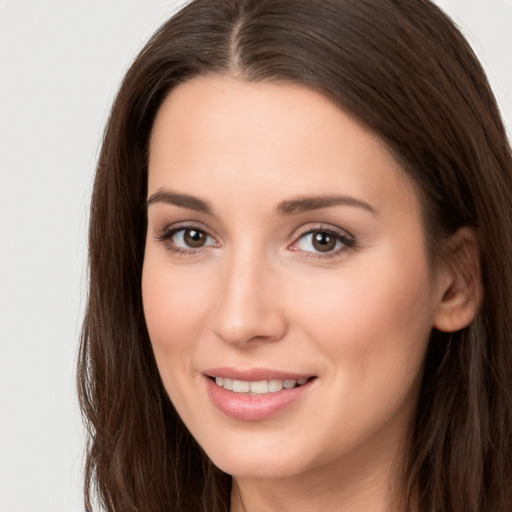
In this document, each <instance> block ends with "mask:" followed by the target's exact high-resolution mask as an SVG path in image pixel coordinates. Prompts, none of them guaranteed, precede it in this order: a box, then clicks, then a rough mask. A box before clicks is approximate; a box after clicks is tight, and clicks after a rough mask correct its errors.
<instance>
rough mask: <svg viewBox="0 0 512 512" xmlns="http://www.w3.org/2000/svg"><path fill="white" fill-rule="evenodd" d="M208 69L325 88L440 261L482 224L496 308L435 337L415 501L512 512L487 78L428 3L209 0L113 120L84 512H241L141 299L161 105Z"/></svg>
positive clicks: (504, 225)
mask: <svg viewBox="0 0 512 512" xmlns="http://www.w3.org/2000/svg"><path fill="white" fill-rule="evenodd" d="M205 73H220V74H228V75H235V76H239V77H241V78H243V79H245V80H249V81H262V80H265V81H274V82H278V81H284V82H293V83H299V84H303V85H306V86H308V87H312V88H314V89H316V90H318V91H320V92H322V93H323V94H325V95H327V96H328V97H330V98H331V99H332V100H333V101H335V102H337V103H338V104H339V105H340V106H341V107H342V108H343V109H345V111H349V112H351V113H352V114H353V115H354V116H356V117H357V118H359V119H360V120H362V121H363V122H364V123H366V124H367V125H368V126H369V127H370V128H371V129H373V130H374V131H375V132H376V133H377V134H378V135H379V136H380V137H381V138H382V139H383V140H384V141H385V142H386V143H387V145H388V147H389V148H390V150H391V151H392V152H393V153H394V155H395V156H396V158H397V159H398V160H399V161H400V162H401V164H402V167H403V168H404V170H405V171H406V172H407V173H408V174H409V176H410V177H411V179H412V180H413V181H414V183H415V184H416V186H417V189H418V191H419V194H420V199H421V202H422V206H423V220H424V225H425V233H426V240H427V244H428V247H429V249H430V254H431V257H432V261H435V260H436V258H438V257H441V256H440V254H441V246H442V240H443V239H444V238H445V237H446V236H448V235H449V234H450V233H453V232H454V231H455V230H456V229H457V228H459V227H461V226H471V227H472V228H474V229H475V231H476V232H477V235H478V240H479V244H480V250H481V266H482V279H483V284H484V290H485V297H484V301H483V304H482V307H481V310H480V312H479V313H478V316H477V318H476V319H475V320H474V321H473V322H472V324H471V325H470V326H469V327H467V328H466V329H464V330H462V331H459V332H456V333H453V334H451V335H446V334H443V333H440V332H437V331H435V332H433V333H432V337H431V340H430V344H429V349H428V355H427V359H426V362H425V372H424V378H423V383H422V388H421V393H420V398H419V405H418V414H417V418H416V422H415V425H414V428H413V431H412V433H411V443H410V445H411V448H410V450H409V452H408V453H407V454H406V457H405V467H404V470H403V473H404V475H405V479H404V489H403V495H404V498H405V500H406V502H409V501H410V500H411V499H412V498H413V496H415V499H416V500H417V499H419V508H420V510H421V512H439V511H446V512H448V511H454V512H505V511H508V510H511V508H510V507H511V503H510V491H511V477H512V398H511V397H512V343H511V341H512V306H511V305H512V158H511V151H510V146H509V144H508V142H507V139H506V135H505V131H504V127H503V124H502V122H501V119H500V115H499V112H498V109H497V106H496V103H495V100H494V97H493V95H492V93H491V91H490V89H489V86H488V84H487V81H486V79H485V76H484V73H483V71H482V68H481V66H480V65H479V63H478V61H477V59H476V58H475V56H474V55H473V53H472V51H471V50H470V48H469V46H468V44H467V43H466V41H465V40H464V38H463V37H462V36H461V34H460V33H459V32H458V30H457V29H456V28H455V27H454V25H453V24H452V23H451V22H450V20H449V19H448V18H447V17H446V16H445V15H444V14H443V13H442V12H441V11H440V10H439V9H438V8H437V7H436V6H434V5H433V4H432V3H430V2H429V1H427V0H196V1H193V2H191V3H190V4H189V5H187V6H186V7H185V8H183V9H182V10H181V11H180V12H179V13H178V14H176V15H175V16H174V17H173V18H171V19H170V20H169V21H168V22H167V23H166V24H165V25H163V26H162V27H161V29H160V30H159V31H158V32H157V33H156V34H155V35H154V37H153V38H152V39H151V40H150V42H149V43H148V44H147V45H146V47H145V48H144V49H143V50H142V52H141V53H140V55H139V56H138V57H137V59H136V60H135V62H134V63H133V65H132V67H131V68H130V70H129V71H128V73H127V75H126V77H125V79H124V82H123V84H122V87H121V89H120V91H119V93H118V96H117V98H116V100H115V103H114V106H113V108H112V112H111V116H110V120H109V122H108V126H107V128H106V131H105V136H104V140H103V146H102V150H101V155H100V159H99V163H98V168H97V173H96V179H95V184H94V191H93V198H92V205H91V218H90V233H89V256H90V289H89V299H88V306H87V312H86V317H85V321H84V325H83V333H82V339H81V350H80V358H79V368H78V386H79V395H80V402H81V406H82V410H83V413H84V417H85V419H86V423H87V425H88V428H89V432H90V441H89V445H88V448H87V460H86V473H85V489H86V508H87V510H92V507H93V502H94V501H95V499H94V497H95V496H96V498H97V500H98V501H99V504H100V505H101V506H103V507H104V508H106V509H107V510H108V511H109V512H114V511H116V512H134V511H144V512H162V511H164V510H173V511H182V512H193V511H203V512H206V511H208V512H210V511H211V512H215V511H219V512H220V511H224V512H226V511H228V510H229V504H230V489H231V478H230V477H229V476H228V475H225V474H223V473H222V472H221V471H220V470H218V469H217V468H215V467H214V466H213V465H212V464H211V463H210V461H209V460H208V458H207V457H206V455H205V454H204V453H203V452H202V450H201V449H200V448H199V446H198V445H197V443H196V442H195V441H194V439H193V438H192V437H191V436H190V434H189V433H188V431H187V430H186V428H185V427H184V425H183V424H182V422H181V420H180V418H179V417H178V415H177V414H176V412H175V410H174V408H173V406H172V404H171V403H170V401H169V398H168V397H167V394H166V392H165V390H164V388H163V386H162V383H161V381H160V378H159V375H158V371H157V368H156V365H155V361H154V357H153V353H152V349H151V344H150V340H149V338H148V334H147V330H146V326H145V321H144V316H143V311H142V301H141V269H142V262H143V253H144V240H145V232H146V211H145V200H146V187H147V157H148V140H149V136H150V132H151V128H152V124H153V120H154V118H155V114H156V112H157V111H158V108H159V106H160V105H161V104H162V101H163V100H164V98H165V97H166V95H167V94H169V91H171V90H172V89H173V88H174V87H175V86H176V85H177V84H179V83H181V82H184V81H186V80H189V79H191V78H192V77H194V76H197V75H201V74H205Z"/></svg>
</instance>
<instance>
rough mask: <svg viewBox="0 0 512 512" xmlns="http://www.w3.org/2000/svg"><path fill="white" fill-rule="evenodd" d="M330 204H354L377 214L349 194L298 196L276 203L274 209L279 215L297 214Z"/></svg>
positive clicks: (371, 207)
mask: <svg viewBox="0 0 512 512" xmlns="http://www.w3.org/2000/svg"><path fill="white" fill-rule="evenodd" d="M332 206H354V207H357V208H363V209H364V210H367V211H369V212H371V213H373V214H374V215H376V214H377V210H375V208H373V206H371V205H369V204H368V203H366V202H365V201H361V200H360V199H356V198H355V197H351V196H331V195H327V196H310V197H309V196H308V197H299V198H297V199H291V200H288V201H282V202H281V203H279V204H278V206H277V208H276V211H277V213H278V214H279V215H298V214H300V213H305V212H308V211H311V210H319V209H321V208H329V207H332Z"/></svg>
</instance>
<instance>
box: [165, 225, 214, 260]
mask: <svg viewBox="0 0 512 512" xmlns="http://www.w3.org/2000/svg"><path fill="white" fill-rule="evenodd" d="M186 230H197V231H201V232H203V233H205V234H206V236H207V237H209V238H211V239H212V240H213V241H214V244H208V245H204V246H202V247H197V248H193V247H188V248H185V247H180V246H177V245H175V244H174V243H173V242H172V240H171V239H172V237H173V236H174V235H175V234H176V233H179V232H180V231H186ZM155 239H156V240H157V241H159V242H162V243H164V244H165V245H166V248H167V249H168V250H169V251H171V252H173V253H175V254H178V255H180V256H186V255H194V254H201V253H203V252H205V251H207V250H208V249H210V248H212V247H218V246H219V245H220V244H219V242H218V239H217V237H216V236H215V235H213V234H212V233H211V230H210V229H208V228H207V227H206V226H204V225H203V224H202V223H201V222H196V221H182V222H177V223H174V224H169V225H166V226H165V227H164V228H163V229H161V230H158V231H157V232H156V234H155Z"/></svg>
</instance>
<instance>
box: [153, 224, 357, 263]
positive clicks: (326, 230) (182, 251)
mask: <svg viewBox="0 0 512 512" xmlns="http://www.w3.org/2000/svg"><path fill="white" fill-rule="evenodd" d="M193 230H195V231H198V232H200V233H204V234H205V235H206V237H208V238H210V239H212V240H213V241H214V242H215V243H214V244H210V245H205V246H202V247H198V248H189V249H186V248H184V247H178V246H176V245H175V243H173V241H172V237H174V236H175V235H176V234H178V233H179V232H181V231H183V232H185V231H193ZM314 233H322V234H326V235H329V236H332V237H333V238H334V239H335V240H336V242H340V243H341V244H342V246H341V247H339V248H338V249H336V250H332V251H328V252H325V253H322V252H320V251H318V252H315V251H301V250H300V249H294V248H293V246H295V245H297V244H298V243H299V242H300V241H301V240H303V239H304V238H305V237H306V236H307V235H312V234H314ZM155 238H156V239H157V240H158V241H160V242H163V243H165V244H166V248H167V249H168V250H169V251H171V252H172V253H174V254H176V255H178V256H193V255H198V254H202V253H204V252H205V251H207V250H208V249H209V248H210V247H216V246H218V244H217V242H216V240H215V237H213V236H212V235H210V234H209V233H208V231H207V230H206V229H204V228H202V227H200V226H196V225H193V224H181V225H179V226H174V227H167V228H165V229H164V230H163V231H162V232H161V233H159V234H158V235H157V236H156V237H155ZM288 248H289V249H290V250H293V251H297V252H302V253H303V257H306V258H321V259H330V258H335V257H336V256H339V255H341V254H342V253H344V252H347V251H350V250H353V249H355V248H357V243H356V239H355V238H354V237H353V236H352V235H351V234H350V233H348V232H347V231H344V230H341V229H338V228H335V227H334V226H331V225H329V226H326V225H323V224H320V225H315V226H311V225H309V226H304V227H303V228H301V230H300V231H299V233H298V234H297V235H296V236H295V238H294V242H293V243H292V244H290V245H289V246H288Z"/></svg>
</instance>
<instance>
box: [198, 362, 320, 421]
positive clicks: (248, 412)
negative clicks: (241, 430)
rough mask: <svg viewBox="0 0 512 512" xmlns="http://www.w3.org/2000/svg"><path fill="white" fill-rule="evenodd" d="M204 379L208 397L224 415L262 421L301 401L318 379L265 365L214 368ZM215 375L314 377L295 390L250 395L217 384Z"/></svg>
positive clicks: (235, 376)
mask: <svg viewBox="0 0 512 512" xmlns="http://www.w3.org/2000/svg"><path fill="white" fill-rule="evenodd" d="M204 377H205V378H204V380H205V383H206V388H207V392H208V396H209V398H210V400H211V401H212V403H213V405H215V406H216V407H217V409H219V410H220V411H221V412H222V413H223V414H225V415H226V416H229V417H231V418H234V419H236V420H240V421H260V420H264V419H267V418H270V417H272V416H275V415H277V414H279V413H280V412H282V411H283V410H285V409H287V408H288V407H291V406H292V405H294V404H296V403H298V402H300V400H301V399H303V398H304V397H305V395H307V394H308V393H309V392H310V391H311V389H312V388H313V387H314V385H315V381H316V380H317V379H316V378H315V377H314V376H312V375H306V374H297V373H289V372H281V371H276V370H269V369H263V368H252V369H247V370H245V369H244V370H243V369H235V368H215V369H211V370H207V371H205V372H204ZM212 377H223V378H229V379H235V380H246V381H258V380H272V379H278V380H287V379H293V380H299V379H301V378H305V377H309V378H310V377H313V378H310V379H309V380H308V382H306V383H305V384H303V385H302V386H298V387H295V388H292V389H283V390H281V391H277V392H274V393H266V394H263V395H251V394H249V393H235V392H233V391H228V390H227V389H224V388H223V387H221V386H218V385H217V384H216V383H215V381H214V380H213V379H212Z"/></svg>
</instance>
